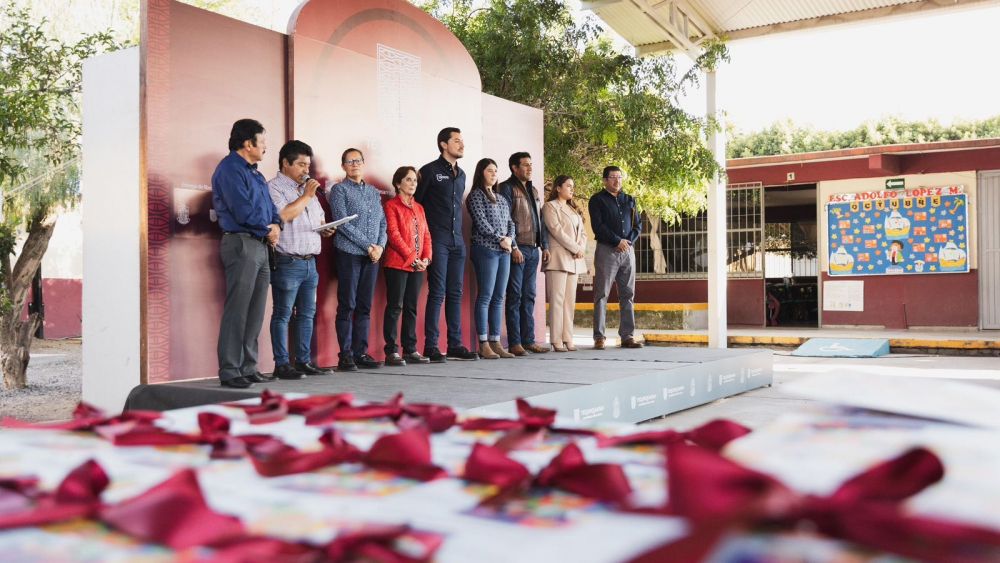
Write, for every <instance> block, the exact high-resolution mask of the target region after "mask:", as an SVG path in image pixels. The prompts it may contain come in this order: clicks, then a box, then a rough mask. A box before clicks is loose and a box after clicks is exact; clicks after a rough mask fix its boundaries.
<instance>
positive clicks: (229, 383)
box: [222, 377, 253, 389]
mask: <svg viewBox="0 0 1000 563" xmlns="http://www.w3.org/2000/svg"><path fill="white" fill-rule="evenodd" d="M222 386H223V387H231V388H233V389H246V388H247V387H253V381H250V380H249V379H247V378H245V377H234V378H232V379H226V380H224V381H222Z"/></svg>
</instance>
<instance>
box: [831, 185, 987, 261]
mask: <svg viewBox="0 0 1000 563" xmlns="http://www.w3.org/2000/svg"><path fill="white" fill-rule="evenodd" d="M966 198H967V195H966V194H965V190H964V188H963V186H945V187H937V188H914V189H908V190H898V191H890V190H886V191H874V192H861V193H851V194H834V195H832V196H831V197H830V200H831V201H829V202H828V203H827V204H826V217H827V232H826V235H827V248H828V249H829V252H830V256H829V261H828V270H829V274H830V275H831V276H879V275H922V274H941V273H957V272H968V271H969V259H968V250H969V227H968V225H969V220H968V216H969V215H968V202H967V200H966Z"/></svg>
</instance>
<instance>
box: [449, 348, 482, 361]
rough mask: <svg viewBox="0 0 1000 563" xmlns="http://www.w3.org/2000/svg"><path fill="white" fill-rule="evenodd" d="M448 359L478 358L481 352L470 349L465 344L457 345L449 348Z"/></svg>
mask: <svg viewBox="0 0 1000 563" xmlns="http://www.w3.org/2000/svg"><path fill="white" fill-rule="evenodd" d="M448 359H449V360H478V359H479V354H477V353H475V352H473V351H471V350H469V349H468V348H466V347H465V346H456V347H455V348H448Z"/></svg>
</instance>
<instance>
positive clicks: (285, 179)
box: [212, 120, 638, 388]
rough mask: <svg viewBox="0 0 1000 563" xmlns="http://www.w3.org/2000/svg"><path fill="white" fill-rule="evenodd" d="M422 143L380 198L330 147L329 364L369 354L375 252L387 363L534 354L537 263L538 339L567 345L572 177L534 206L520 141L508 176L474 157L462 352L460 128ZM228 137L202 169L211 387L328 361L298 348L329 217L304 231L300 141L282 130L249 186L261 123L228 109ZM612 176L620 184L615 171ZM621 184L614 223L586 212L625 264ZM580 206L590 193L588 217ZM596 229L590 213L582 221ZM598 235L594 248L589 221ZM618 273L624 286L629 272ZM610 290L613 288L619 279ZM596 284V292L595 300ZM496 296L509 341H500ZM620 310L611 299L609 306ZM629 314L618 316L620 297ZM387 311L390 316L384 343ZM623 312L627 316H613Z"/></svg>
mask: <svg viewBox="0 0 1000 563" xmlns="http://www.w3.org/2000/svg"><path fill="white" fill-rule="evenodd" d="M437 146H438V149H439V150H440V156H439V158H438V159H436V160H434V161H432V162H430V163H428V164H427V165H425V166H423V167H422V168H421V169H420V171H419V172H417V171H416V170H414V169H413V167H408V166H404V167H401V168H399V169H398V170H397V171H396V173H395V174H394V176H393V180H392V183H393V186H394V188H395V189H396V194H397V195H396V197H395V198H393V199H390V200H389V201H387V202H386V203H385V205H384V207H383V205H382V204H381V194H380V192H379V191H378V190H377V189H376V188H375V187H374V186H372V185H371V184H367V183H366V182H365V180H364V175H363V172H364V165H365V161H364V155H363V154H362V152H361V151H360V150H358V149H354V148H351V149H347V150H346V151H344V152H343V154H342V155H341V164H342V167H343V169H344V172H345V178H344V180H342V181H341V182H339V183H337V184H336V185H334V186H333V187H332V188H331V189H330V191H329V193H328V194H327V197H328V199H329V203H330V208H331V211H332V214H333V216H334V218H335V219H339V218H342V217H347V216H349V215H357V216H358V217H357V219H355V220H353V221H350V222H348V223H346V224H344V225H342V226H341V228H340V229H339V231H338V232H337V233H336V234H337V236H336V237H335V238H334V244H335V246H336V248H337V255H336V258H335V266H336V270H337V274H338V278H339V283H338V292H337V299H338V305H337V315H336V331H337V339H338V342H339V344H340V350H341V352H340V358H339V362H338V366H337V367H338V369H339V370H342V371H353V370H356V369H358V367H362V368H376V367H380V366H381V365H382V363H381V362H379V361H378V360H376V359H374V358H373V357H372V356H371V355H370V354H369V353H368V340H367V339H368V334H369V325H370V316H371V305H372V300H373V297H374V289H375V283H376V279H377V276H378V271H379V265H378V264H379V262H380V260H382V259H383V255H384V260H383V262H384V263H383V269H382V271H383V272H384V277H385V283H386V296H387V305H386V309H385V312H384V318H383V321H384V322H383V326H384V329H383V336H384V339H385V348H384V349H385V353H386V361H387V362H388V363H389V364H391V365H404V364H405V363H406V362H411V363H428V362H445V361H447V360H448V359H455V360H474V359H477V358H479V357H483V358H489V359H495V358H499V357H512V356H516V355H525V354H527V353H528V352H529V351H531V352H534V353H545V352H547V351H548V348H547V347H543V346H541V345H539V344H538V343H536V342H535V338H534V335H535V327H534V314H533V311H534V306H535V286H536V280H537V271H538V264H539V262H541V263H542V265H543V269H545V270H546V274H547V277H546V281H547V283H546V290H547V296H548V301H549V304H550V310H549V319H550V322H549V324H550V327H551V328H552V331H553V332H552V338H551V342H552V344H553V349H554V350H556V351H565V350H572V349H575V348H574V347H573V344H572V319H573V310H574V308H575V294H576V291H575V289H576V280H577V276H578V275H579V274H580V273H583V272H584V271H585V266H584V265H583V261H582V258H583V249H584V247H585V244H586V236H585V234H584V228H583V220H582V217H581V213H580V210H579V209H577V207H576V204H575V201H574V200H573V187H574V186H573V180H572V179H571V178H568V177H565V176H561V177H558V178H557V179H556V182H555V184H554V186H553V190H552V192H551V194H550V198H549V201H548V202H547V203H546V204H545V206H543V207H542V208H541V210H539V206H538V200H539V198H538V195H537V193H536V192H535V190H534V187H533V185H532V184H531V157H530V155H529V154H528V153H515V154H514V155H511V158H510V159H509V161H508V164H509V167H510V170H511V173H512V175H511V178H510V179H508V180H507V181H505V182H504V183H502V184H498V183H497V177H498V173H499V171H498V169H497V165H496V163H495V162H494V161H492V160H490V159H482V160H481V161H480V162H479V163H478V164H477V167H476V172H475V175H474V179H473V190H472V192H471V193H470V195H469V198H468V201H467V206H468V208H469V213H470V216H471V217H472V220H473V224H472V233H473V236H472V251H471V259H472V262H473V266H474V268H475V272H476V279H477V289H478V294H477V297H476V303H475V323H476V333H477V335H478V337H479V343H478V344H479V349H478V353H477V351H470V350H468V349H467V348H466V347H465V346H464V345H463V343H462V336H461V335H462V328H461V300H462V295H463V278H464V267H465V257H466V251H465V242H464V239H463V237H462V217H463V211H462V197H463V195H464V191H465V183H466V178H465V172H464V171H463V170H462V169H461V168H460V167H459V166H458V159H459V158H462V156H464V142H463V140H462V137H461V131H460V130H459V129H457V128H453V127H449V128H445V129H443V130H442V131H441V132H440V133H439V135H438V137H437ZM229 148H230V154H229V155H228V156H227V157H226V158H224V159H223V160H222V162H220V164H219V166H218V168H217V169H216V172H215V174H214V175H213V179H212V184H213V206H214V208H215V209H216V212H217V213H218V214H219V217H220V226H222V228H223V231H224V235H223V240H222V243H221V256H222V262H223V265H224V267H225V270H226V288H227V296H226V304H225V306H224V311H223V318H222V323H221V326H220V335H219V377H220V380H221V381H222V385H223V386H227V387H239V388H245V387H249V386H250V385H252V384H253V383H256V382H263V381H270V380H273V379H274V378H275V377H277V378H280V379H297V378H301V377H303V375H304V374H308V375H320V374H325V373H328V372H327V371H326V370H323V369H321V368H319V367H317V366H316V365H315V363H314V362H313V361H312V351H311V350H310V343H311V340H312V328H313V320H314V317H315V310H316V288H317V285H318V273H317V271H316V265H315V257H316V255H317V254H318V253H319V251H320V246H321V242H320V238H321V237H323V236H333V235H334V230H332V229H328V230H325V231H317V230H316V229H317V228H318V227H320V226H321V225H323V224H324V222H325V217H324V214H323V209H322V207H321V206H320V205H319V203H318V201H317V198H316V194H317V191H318V189H319V183H318V182H317V181H316V180H314V179H310V178H309V176H308V170H309V167H310V165H311V158H312V151H311V149H310V148H309V147H308V145H306V144H305V143H302V142H300V141H289V142H288V143H286V144H285V145H284V146H283V147H282V149H281V151H280V153H279V163H280V171H279V173H278V174H277V176H275V178H273V179H272V180H271V181H270V182H268V183H267V184H266V185H264V182H263V175H262V174H261V173H260V172H259V171H258V170H257V169H256V163H257V162H259V161H260V160H261V159H262V157H263V154H264V152H265V150H266V145H265V142H264V130H263V126H261V124H260V123H259V122H256V121H254V120H240V121H238V122H236V123H235V124H234V126H233V130H232V132H231V135H230V141H229ZM610 168H615V167H610ZM615 170H617V168H615ZM618 174H619V175H618V186H619V190H620V179H621V176H620V170H619V171H618ZM607 184H608V170H605V185H606V188H607ZM261 187H263V188H264V189H263V190H262V189H261ZM267 195H270V200H271V201H270V202H267V201H266V196H267ZM621 196H624V194H620V193H619V194H618V195H616V196H615V197H614V198H613V199H615V200H616V201H618V200H621V201H624V203H625V207H624V208H623V207H622V206H621V205H618V211H619V215H621V214H622V213H624V214H627V215H629V217H628V220H627V221H626V220H621V221H620V223H621V224H620V226H619V220H617V219H614V218H609V217H605V216H604V214H603V210H602V209H600V208H599V209H597V212H598V215H597V219H595V221H597V220H600V221H605V220H609V221H612V222H613V224H612V225H611V227H610V230H611V231H614V232H619V234H620V235H621V237H620V238H622V239H624V240H627V241H628V244H627V245H626V246H627V253H628V254H629V255H631V256H632V258H631V265H632V268H631V269H632V270H634V253H632V252H631V243H632V242H634V240H635V239H634V238H631V239H630V238H629V234H628V233H629V232H630V231H631V230H632V228H633V226H635V223H636V221H635V220H634V218H635V206H634V200H631V198H629V197H628V196H624V198H627V199H624V198H623V197H621ZM267 203H271V205H267ZM279 210H280V211H279ZM594 212H595V208H594V200H593V199H592V200H591V214H592V216H594ZM626 223H627V224H626ZM619 227H621V228H619ZM598 228H599V225H597V224H596V223H595V231H596V230H597V229H598ZM636 228H637V226H636ZM622 229H624V230H622ZM603 230H605V229H602V231H603ZM550 241H551V242H550ZM598 241H599V247H600V245H601V236H600V234H599V235H598ZM616 250H617V249H616ZM268 253H270V254H271V261H270V262H271V264H272V265H271V268H270V269H271V270H273V271H271V272H269V270H268V268H267V263H268V260H267V256H268ZM262 256H263V260H262ZM625 262H626V263H628V260H627V259H626V261H625ZM601 269H602V265H601V264H598V272H597V276H598V278H600V279H603V278H602V277H601ZM603 269H605V270H606V269H607V268H603ZM424 272H427V277H428V299H427V309H426V313H425V326H424V336H425V348H424V354H420V353H419V352H418V351H417V350H416V346H417V338H416V318H417V300H418V297H419V294H420V290H421V286H422V285H423V276H424ZM604 277H607V276H604ZM610 279H618V280H619V283H620V282H621V279H622V278H621V276H620V275H618V276H617V277H616V276H615V275H614V274H612V276H611V278H610ZM632 280H633V281H632V283H633V284H634V274H633V275H632ZM268 282H270V284H271V285H272V291H273V301H274V311H273V313H272V320H271V341H272V347H273V349H274V357H275V365H276V368H275V371H274V375H273V376H267V375H263V374H261V373H260V372H259V371H258V370H257V364H256V361H257V350H256V336H257V334H258V333H259V330H260V328H261V325H262V322H263V312H264V310H263V307H264V303H265V302H266V288H267V285H268ZM595 283H598V284H599V282H598V281H595ZM608 288H610V283H609V284H608ZM596 289H597V287H595V290H596ZM619 293H620V295H622V294H623V293H622V289H621V288H620V289H619ZM630 295H631V294H629V296H630ZM599 298H600V296H599V295H595V299H597V300H598V301H599V300H600V299H599ZM606 298H607V295H606V292H605V295H604V301H605V302H606ZM629 298H630V297H629ZM505 302H506V313H507V314H506V320H507V323H506V324H507V335H508V342H509V345H510V348H509V350H507V349H504V348H503V347H501V345H500V327H501V322H502V321H501V319H502V315H503V312H504V303H505ZM595 304H596V303H595ZM442 305H443V306H444V308H445V315H446V324H447V327H448V330H447V348H446V353H441V351H440V349H439V348H438V342H439V337H440V335H439V334H438V322H439V319H440V311H441V307H442ZM623 305H624V304H623ZM625 309H626V307H624V306H623V308H622V313H623V317H624V315H625V313H626V310H625ZM293 310H294V312H295V314H294V315H293V314H292V312H293ZM628 314H629V315H631V308H630V307H629V308H628ZM400 315H402V317H403V327H402V329H403V330H402V336H401V338H400V339H399V343H398V344H397V338H396V336H397V330H398V326H399V325H398V321H399V317H400ZM599 320H600V323H598V322H597V321H598V315H597V310H596V308H595V347H596V348H603V342H604V338H603V329H604V323H603V307H602V311H601V315H600V319H599ZM632 325H633V326H634V322H633V323H632ZM622 326H623V327H625V326H627V322H626V319H624V318H623V322H622ZM289 329H291V332H292V334H293V335H294V339H295V342H296V350H295V358H296V359H297V360H298V361H297V362H294V363H293V362H291V360H290V357H291V354H290V353H289V350H288V349H287V340H288V333H289ZM629 330H631V329H629ZM619 332H620V333H621V334H623V338H622V344H623V346H638V343H636V342H635V341H634V340H633V339H632V338H631V333H629V334H628V335H627V338H626V336H625V335H624V333H622V331H621V330H620V331H619ZM400 352H402V353H400Z"/></svg>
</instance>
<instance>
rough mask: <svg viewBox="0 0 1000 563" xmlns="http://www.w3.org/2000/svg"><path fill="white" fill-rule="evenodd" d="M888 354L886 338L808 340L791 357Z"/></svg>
mask: <svg viewBox="0 0 1000 563" xmlns="http://www.w3.org/2000/svg"><path fill="white" fill-rule="evenodd" d="M888 353H889V340H888V339H886V338H810V339H809V340H807V341H806V342H805V344H803V345H802V346H799V347H798V348H796V349H795V351H794V352H792V355H793V356H815V357H821V358H877V357H878V356H885V355H886V354H888Z"/></svg>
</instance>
